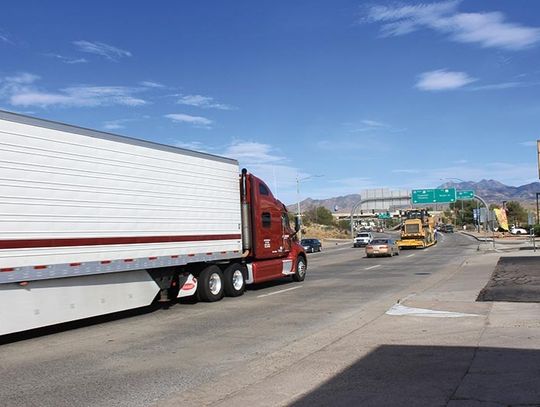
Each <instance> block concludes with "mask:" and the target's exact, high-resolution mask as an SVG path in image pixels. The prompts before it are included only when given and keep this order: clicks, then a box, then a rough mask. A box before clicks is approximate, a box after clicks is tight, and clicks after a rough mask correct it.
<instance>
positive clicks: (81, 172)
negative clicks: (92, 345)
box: [0, 111, 307, 335]
mask: <svg viewBox="0 0 540 407" xmlns="http://www.w3.org/2000/svg"><path fill="white" fill-rule="evenodd" d="M0 151H1V155H0V335H5V334H11V333H15V332H21V331H26V330H30V329H34V328H40V327H44V326H50V325H55V324H59V323H64V322H68V321H74V320H79V319H84V318H89V317H94V316H98V315H104V314H109V313H115V312H119V311H124V310H128V309H133V308H139V307H144V306H147V305H149V304H151V303H153V302H154V301H158V302H168V301H171V300H174V299H176V298H182V297H188V296H194V295H196V296H197V297H198V299H200V300H202V301H207V302H214V301H218V300H220V299H221V298H222V297H223V296H230V297H236V296H239V295H242V294H243V293H244V290H245V287H246V284H254V283H260V282H264V281H269V280H274V279H280V278H283V277H286V276H290V277H291V278H292V279H293V280H295V281H302V280H304V278H305V276H306V271H307V261H306V255H305V252H304V250H303V248H302V246H301V245H300V244H299V243H298V241H297V238H296V233H297V231H298V224H297V225H296V227H294V228H293V227H292V226H291V225H290V223H289V216H288V213H287V209H286V207H285V205H283V203H282V202H280V201H279V200H278V199H276V198H275V197H274V195H273V194H272V192H271V190H270V188H269V187H268V186H267V185H266V184H265V183H264V181H263V180H261V179H259V178H257V177H256V176H255V175H253V174H251V173H250V172H248V171H247V170H246V169H243V170H242V171H239V164H238V162H237V161H236V160H234V159H230V158H225V157H220V156H216V155H211V154H207V153H203V152H196V151H190V150H186V149H182V148H177V147H173V146H168V145H162V144H157V143H153V142H150V141H145V140H141V139H135V138H128V137H124V136H119V135H115V134H110V133H104V132H100V131H95V130H91V129H86V128H81V127H76V126H71V125H67V124H63V123H58V122H52V121H48V120H42V119H38V118H33V117H28V116H23V115H19V114H15V113H10V112H6V111H0Z"/></svg>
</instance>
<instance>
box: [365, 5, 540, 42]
mask: <svg viewBox="0 0 540 407" xmlns="http://www.w3.org/2000/svg"><path fill="white" fill-rule="evenodd" d="M459 4H460V1H445V2H440V3H417V4H415V5H402V6H397V7H396V6H372V7H369V8H368V9H367V12H366V15H365V17H364V18H363V19H362V21H363V22H372V23H381V24H382V25H381V34H382V35H383V36H385V37H389V36H399V35H405V34H409V33H411V32H414V31H417V30H419V29H422V28H427V29H431V30H434V31H437V32H439V33H442V34H446V35H448V37H449V38H450V39H451V40H453V41H457V42H464V43H475V44H479V45H480V46H482V47H494V48H502V49H509V50H520V49H524V48H528V47H531V46H533V45H536V44H537V43H538V42H540V28H536V27H527V26H524V25H520V24H516V23H510V22H507V21H506V18H505V15H504V14H503V13H500V12H477V13H461V12H459V11H458V6H459Z"/></svg>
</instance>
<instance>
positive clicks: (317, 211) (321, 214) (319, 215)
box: [304, 206, 334, 225]
mask: <svg viewBox="0 0 540 407" xmlns="http://www.w3.org/2000/svg"><path fill="white" fill-rule="evenodd" d="M304 215H305V216H304V219H305V220H308V221H309V222H311V223H318V224H319V225H333V224H334V217H333V216H332V212H330V211H329V210H328V209H326V208H325V207H324V206H319V207H316V208H310V209H309V210H307V211H306V212H305V214H304Z"/></svg>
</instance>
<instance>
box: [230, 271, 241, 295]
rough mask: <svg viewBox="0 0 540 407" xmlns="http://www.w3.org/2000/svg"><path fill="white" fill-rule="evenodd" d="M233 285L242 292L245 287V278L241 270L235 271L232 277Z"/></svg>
mask: <svg viewBox="0 0 540 407" xmlns="http://www.w3.org/2000/svg"><path fill="white" fill-rule="evenodd" d="M232 285H233V287H234V289H235V290H236V291H240V290H241V289H242V287H243V285H244V276H243V275H242V272H241V271H240V270H235V271H234V273H233V275H232Z"/></svg>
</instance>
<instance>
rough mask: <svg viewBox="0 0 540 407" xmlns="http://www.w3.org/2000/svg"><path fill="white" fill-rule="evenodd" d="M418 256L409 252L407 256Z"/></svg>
mask: <svg viewBox="0 0 540 407" xmlns="http://www.w3.org/2000/svg"><path fill="white" fill-rule="evenodd" d="M412 256H416V254H409V255H408V256H407V257H412Z"/></svg>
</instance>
